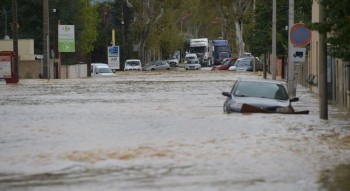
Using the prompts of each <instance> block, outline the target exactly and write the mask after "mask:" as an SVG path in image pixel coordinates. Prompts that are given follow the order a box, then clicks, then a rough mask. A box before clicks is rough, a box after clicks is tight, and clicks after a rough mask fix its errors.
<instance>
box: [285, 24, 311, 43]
mask: <svg viewBox="0 0 350 191" xmlns="http://www.w3.org/2000/svg"><path fill="white" fill-rule="evenodd" d="M289 38H290V41H291V43H292V44H293V45H294V46H296V47H304V46H306V45H308V44H309V42H310V40H311V31H310V29H308V28H307V27H306V26H305V25H304V24H303V23H297V24H295V25H293V26H292V28H291V29H290V33H289Z"/></svg>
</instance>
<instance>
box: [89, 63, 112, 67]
mask: <svg viewBox="0 0 350 191" xmlns="http://www.w3.org/2000/svg"><path fill="white" fill-rule="evenodd" d="M91 66H108V64H106V63H91Z"/></svg>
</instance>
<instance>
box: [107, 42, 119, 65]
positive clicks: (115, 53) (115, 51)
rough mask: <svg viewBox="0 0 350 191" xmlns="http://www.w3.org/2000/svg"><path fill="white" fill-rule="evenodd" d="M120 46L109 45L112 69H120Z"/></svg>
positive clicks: (109, 61)
mask: <svg viewBox="0 0 350 191" xmlns="http://www.w3.org/2000/svg"><path fill="white" fill-rule="evenodd" d="M119 50H120V49H119V46H109V47H108V66H109V67H110V68H111V69H112V70H119V69H120V58H119Z"/></svg>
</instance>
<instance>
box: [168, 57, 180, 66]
mask: <svg viewBox="0 0 350 191" xmlns="http://www.w3.org/2000/svg"><path fill="white" fill-rule="evenodd" d="M167 62H168V64H169V65H170V66H171V67H179V60H178V59H177V58H173V59H170V60H167Z"/></svg>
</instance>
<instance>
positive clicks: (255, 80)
mask: <svg viewBox="0 0 350 191" xmlns="http://www.w3.org/2000/svg"><path fill="white" fill-rule="evenodd" d="M238 81H241V82H265V83H273V84H282V85H284V84H286V83H285V82H284V81H279V80H270V79H260V78H240V79H238Z"/></svg>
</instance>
